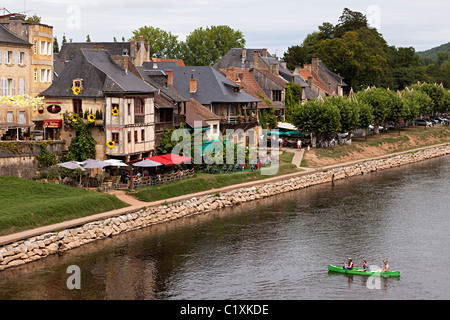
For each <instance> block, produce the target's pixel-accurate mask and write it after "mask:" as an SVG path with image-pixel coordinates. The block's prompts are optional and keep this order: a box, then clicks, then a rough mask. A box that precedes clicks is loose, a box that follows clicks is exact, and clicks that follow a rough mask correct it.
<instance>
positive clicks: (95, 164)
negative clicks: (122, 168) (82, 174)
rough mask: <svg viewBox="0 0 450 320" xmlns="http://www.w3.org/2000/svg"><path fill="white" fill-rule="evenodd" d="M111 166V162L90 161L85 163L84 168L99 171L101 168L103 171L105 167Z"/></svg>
mask: <svg viewBox="0 0 450 320" xmlns="http://www.w3.org/2000/svg"><path fill="white" fill-rule="evenodd" d="M110 165H111V163H109V162H105V161H100V160H93V159H88V160H86V161H84V165H83V168H85V169H99V168H102V169H103V168H104V167H108V166H110Z"/></svg>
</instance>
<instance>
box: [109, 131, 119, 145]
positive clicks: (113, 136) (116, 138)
mask: <svg viewBox="0 0 450 320" xmlns="http://www.w3.org/2000/svg"><path fill="white" fill-rule="evenodd" d="M111 140H112V141H114V142H115V143H119V133H118V132H112V133H111Z"/></svg>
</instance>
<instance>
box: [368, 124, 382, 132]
mask: <svg viewBox="0 0 450 320" xmlns="http://www.w3.org/2000/svg"><path fill="white" fill-rule="evenodd" d="M373 129H374V125H373V124H371V125H370V126H369V130H370V131H373ZM383 129H384V128H383V127H381V126H378V130H379V131H382V130H383Z"/></svg>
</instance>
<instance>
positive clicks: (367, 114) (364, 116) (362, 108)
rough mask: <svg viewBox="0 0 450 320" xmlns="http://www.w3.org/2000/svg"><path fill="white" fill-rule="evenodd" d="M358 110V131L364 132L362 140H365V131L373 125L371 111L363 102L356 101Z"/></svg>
mask: <svg viewBox="0 0 450 320" xmlns="http://www.w3.org/2000/svg"><path fill="white" fill-rule="evenodd" d="M358 109H359V119H358V120H359V121H358V127H359V128H360V129H363V130H365V134H364V139H367V130H368V129H369V126H370V125H371V124H373V120H374V117H373V110H372V107H371V106H370V105H369V104H367V103H364V102H361V101H358Z"/></svg>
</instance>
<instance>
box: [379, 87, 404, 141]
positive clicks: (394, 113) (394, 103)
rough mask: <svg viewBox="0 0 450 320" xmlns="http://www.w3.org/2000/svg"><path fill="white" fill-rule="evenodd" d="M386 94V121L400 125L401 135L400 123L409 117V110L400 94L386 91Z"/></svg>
mask: <svg viewBox="0 0 450 320" xmlns="http://www.w3.org/2000/svg"><path fill="white" fill-rule="evenodd" d="M385 93H386V96H385V99H384V100H385V102H384V103H385V104H386V108H387V114H386V119H387V120H388V121H391V122H392V123H394V124H397V125H398V134H400V121H402V120H405V118H406V117H407V116H408V108H406V106H405V104H404V102H403V100H402V98H401V97H400V96H399V94H397V93H395V92H393V91H390V90H386V92H385Z"/></svg>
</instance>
